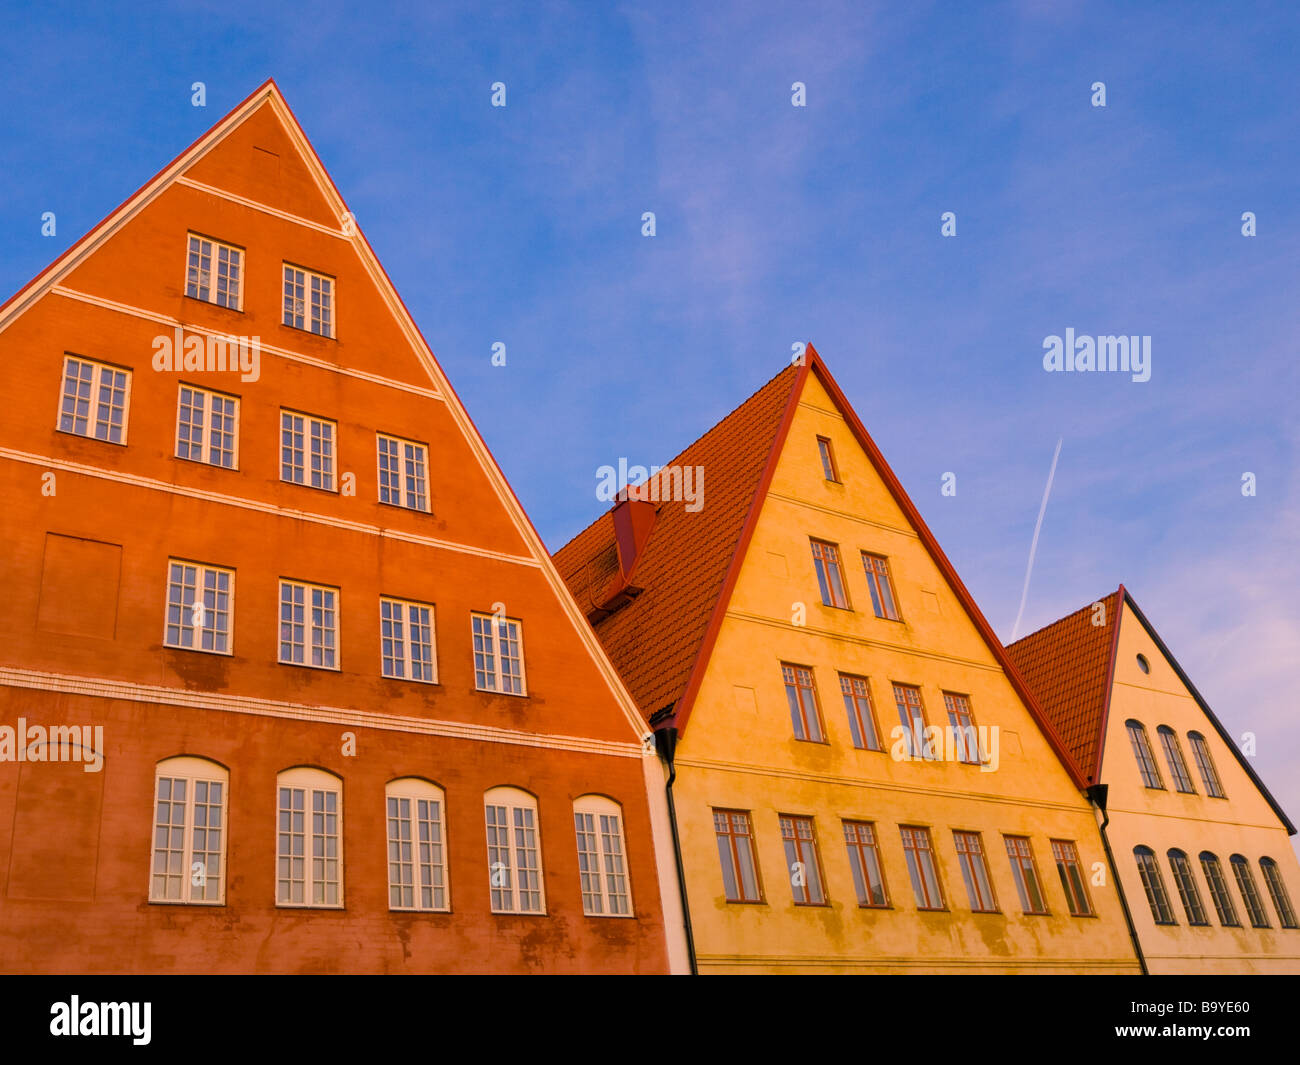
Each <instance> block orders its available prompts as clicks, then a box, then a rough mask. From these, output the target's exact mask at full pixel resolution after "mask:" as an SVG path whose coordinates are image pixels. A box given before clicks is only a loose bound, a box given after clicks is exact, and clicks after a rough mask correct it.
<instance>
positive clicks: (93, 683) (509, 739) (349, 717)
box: [0, 666, 642, 758]
mask: <svg viewBox="0 0 1300 1065" xmlns="http://www.w3.org/2000/svg"><path fill="white" fill-rule="evenodd" d="M0 685H7V686H9V687H11V688H28V689H36V690H38V691H52V692H62V693H64V694H67V695H84V696H90V697H93V698H100V699H124V700H127V701H130V702H136V703H155V704H160V705H164V706H178V707H187V708H189V709H194V710H217V711H226V712H229V713H236V714H252V715H254V716H257V717H276V718H284V719H287V720H293V721H312V722H316V723H317V724H334V725H347V726H349V727H352V728H373V729H382V730H384V731H386V732H411V733H417V734H420V735H425V736H444V737H447V738H448V739H458V740H474V741H477V742H479V743H505V744H511V745H513V746H517V747H546V748H550V749H552V750H560V751H577V752H580V753H583V754H604V755H610V756H612V757H615V758H641V757H642V752H641V748H640V747H639V746H638V745H637V744H635V743H619V742H616V741H614V740H588V739H583V738H581V737H579V736H552V735H547V734H545V733H534V732H524V731H522V730H520V729H503V728H496V727H493V726H490V725H472V724H467V723H465V722H460V721H430V720H426V719H424V718H418V717H403V716H400V715H397V714H381V713H371V712H369V711H364V710H350V709H346V708H344V707H338V706H310V705H308V704H306V703H288V702H281V701H279V700H276V699H258V698H254V697H251V696H245V695H226V694H222V693H220V692H199V691H191V690H189V689H183V688H167V687H163V686H161V685H156V684H133V683H130V682H128V681H118V680H108V679H106V678H103V677H83V676H78V675H76V674H72V673H42V672H40V671H39V670H34V669H14V668H9V667H6V666H0Z"/></svg>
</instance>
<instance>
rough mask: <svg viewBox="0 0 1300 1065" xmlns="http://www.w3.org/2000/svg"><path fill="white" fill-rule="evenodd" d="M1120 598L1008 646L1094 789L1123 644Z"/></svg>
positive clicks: (1102, 602) (1112, 596)
mask: <svg viewBox="0 0 1300 1065" xmlns="http://www.w3.org/2000/svg"><path fill="white" fill-rule="evenodd" d="M1119 596H1120V593H1119V592H1111V593H1110V595H1108V596H1106V597H1105V598H1104V599H1099V600H1097V601H1096V603H1090V604H1089V605H1087V606H1085V607H1083V608H1081V609H1079V610H1076V611H1075V612H1074V613H1073V614H1070V615H1069V616H1068V617H1064V618H1061V619H1060V620H1059V621H1054V622H1052V624H1050V625H1047V626H1044V627H1043V628H1041V629H1039V630H1038V631H1037V632H1031V633H1030V634H1029V635H1028V636H1025V637H1023V638H1022V639H1019V640H1017V641H1016V642H1015V643H1012V644H1009V645H1008V646H1007V655H1008V657H1009V658H1010V659H1011V662H1012V664H1013V665H1014V666H1015V667H1016V669H1018V670H1019V671H1020V674H1021V676H1023V677H1024V678H1025V681H1026V683H1027V684H1028V685H1029V687H1030V688H1031V689H1032V690H1033V693H1034V695H1035V696H1036V697H1037V698H1038V703H1039V705H1040V706H1041V707H1042V708H1043V712H1044V713H1045V714H1047V716H1048V717H1049V718H1050V719H1051V721H1052V724H1053V725H1054V726H1055V727H1056V730H1057V731H1058V732H1059V733H1060V734H1061V739H1062V740H1063V741H1064V742H1065V745H1066V749H1067V750H1068V751H1069V753H1070V757H1071V758H1073V759H1074V761H1075V764H1076V765H1077V766H1078V768H1079V773H1080V775H1081V776H1082V777H1083V778H1084V779H1085V780H1086V781H1088V782H1089V783H1090V784H1095V783H1097V780H1098V778H1099V775H1100V764H1101V752H1102V747H1103V742H1102V738H1103V736H1104V735H1105V721H1106V716H1107V710H1108V707H1109V704H1110V692H1111V682H1112V678H1113V677H1114V674H1115V664H1114V663H1115V644H1116V642H1117V641H1118V638H1119V617H1120V611H1119ZM1097 604H1100V607H1101V609H1100V611H1098V609H1097Z"/></svg>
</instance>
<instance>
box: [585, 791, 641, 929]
mask: <svg viewBox="0 0 1300 1065" xmlns="http://www.w3.org/2000/svg"><path fill="white" fill-rule="evenodd" d="M573 826H574V829H575V831H576V832H577V836H578V874H579V877H580V880H581V885H582V912H583V913H585V914H586V915H587V916H588V917H601V916H605V917H629V916H631V914H632V899H631V894H630V892H629V889H628V883H627V863H626V860H625V857H624V850H625V848H624V846H623V819H622V810H621V809H620V808H619V805H618V803H616V802H614V801H613V800H612V799H606V798H604V797H603V796H600V795H584V796H582V798H580V799H578V800H577V801H576V802H574V804H573Z"/></svg>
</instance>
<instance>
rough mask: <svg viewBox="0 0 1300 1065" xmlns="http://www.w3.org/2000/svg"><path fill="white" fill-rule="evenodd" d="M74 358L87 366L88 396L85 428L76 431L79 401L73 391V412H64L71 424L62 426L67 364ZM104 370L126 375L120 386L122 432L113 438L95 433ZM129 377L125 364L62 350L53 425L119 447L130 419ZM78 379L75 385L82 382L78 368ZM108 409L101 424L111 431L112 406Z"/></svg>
mask: <svg viewBox="0 0 1300 1065" xmlns="http://www.w3.org/2000/svg"><path fill="white" fill-rule="evenodd" d="M74 362H75V363H80V364H83V365H86V366H89V367H90V397H89V398H88V399H87V401H86V414H85V419H86V431H85V432H84V433H79V432H77V428H76V426H77V418H78V417H79V415H78V414H77V409H76V403H77V402H79V401H80V397H79V396H75V395H74V397H73V399H74V406H73V410H72V413H71V414H70V415H67V416H68V417H70V418H71V419H72V428H70V429H65V428H64V426H63V419H64V416H65V411H64V409H63V405H64V401H65V400H66V399H67V398H68V369H69V366H70V364H71V363H74ZM106 372H110V373H120V374H123V375H124V376H125V377H126V384H125V385H124V386H123V389H122V426H121V429H122V432H121V434H120V435H121V439H120V440H114V439H112V437H111V435H105V436H100V435H99V434H98V429H99V425H100V419H99V415H98V410H99V393H100V389H101V388H102V387H103V384H104V374H105V373H106ZM131 378H132V372H131V371H130V370H129V369H127V368H126V367H125V366H114V365H112V364H111V363H107V362H98V361H96V360H95V359H88V358H86V357H85V356H84V355H73V354H72V353H71V352H64V354H63V369H62V373H61V375H60V377H59V404H58V409H57V410H56V412H55V415H54V428H55V429H57V430H58V431H59V432H61V433H67V434H68V435H69V436H80V437H82V438H83V439H85V440H98V441H100V442H101V443H105V444H116V445H117V446H119V447H126V444H127V428H128V426H129V425H130V422H131ZM77 383H78V385H79V384H80V383H81V374H80V372H78V374H77ZM111 387H112V386H111V385H110V388H111ZM109 409H110V414H109V418H108V420H107V421H105V422H104V423H103V424H104V425H105V427H106V433H108V434H111V432H112V429H113V419H112V414H111V411H112V408H111V406H110V408H109Z"/></svg>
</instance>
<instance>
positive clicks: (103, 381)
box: [59, 355, 131, 444]
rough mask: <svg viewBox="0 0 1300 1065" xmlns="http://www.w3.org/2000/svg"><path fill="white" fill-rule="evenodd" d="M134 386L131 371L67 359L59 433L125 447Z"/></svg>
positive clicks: (64, 370)
mask: <svg viewBox="0 0 1300 1065" xmlns="http://www.w3.org/2000/svg"><path fill="white" fill-rule="evenodd" d="M130 385H131V371H130V370H119V369H118V368H117V367H116V366H107V365H105V364H104V363H102V362H91V361H90V360H89V359H79V358H77V357H76V356H75V355H68V356H66V357H65V358H64V360H63V402H62V404H61V405H60V407H59V431H60V432H62V433H73V434H74V435H76V436H89V437H93V438H94V439H96V440H107V441H108V442H109V443H110V444H125V443H126V414H127V405H128V403H129V401H130V394H131V393H130Z"/></svg>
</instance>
